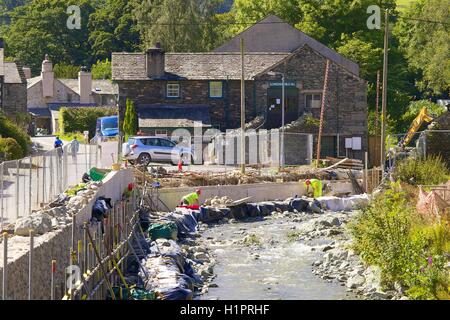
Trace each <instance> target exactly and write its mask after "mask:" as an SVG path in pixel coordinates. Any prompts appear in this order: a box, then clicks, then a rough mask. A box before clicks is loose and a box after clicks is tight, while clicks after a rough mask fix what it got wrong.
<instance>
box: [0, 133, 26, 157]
mask: <svg viewBox="0 0 450 320" xmlns="http://www.w3.org/2000/svg"><path fill="white" fill-rule="evenodd" d="M24 156H25V155H24V153H23V150H22V148H21V147H20V145H19V144H18V143H17V141H16V140H14V139H13V138H0V162H1V161H9V160H16V159H20V158H22V157H24Z"/></svg>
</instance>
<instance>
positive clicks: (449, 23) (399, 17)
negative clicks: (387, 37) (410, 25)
mask: <svg viewBox="0 0 450 320" xmlns="http://www.w3.org/2000/svg"><path fill="white" fill-rule="evenodd" d="M393 17H396V18H398V19H401V20H412V21H419V22H427V23H435V24H444V25H450V22H444V21H433V20H427V19H417V18H409V17H401V16H393Z"/></svg>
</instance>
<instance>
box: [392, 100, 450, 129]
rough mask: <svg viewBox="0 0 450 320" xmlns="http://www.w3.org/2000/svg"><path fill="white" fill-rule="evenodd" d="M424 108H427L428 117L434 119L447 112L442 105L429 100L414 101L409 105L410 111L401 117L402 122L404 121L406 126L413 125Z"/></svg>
mask: <svg viewBox="0 0 450 320" xmlns="http://www.w3.org/2000/svg"><path fill="white" fill-rule="evenodd" d="M422 108H427V111H428V115H430V116H431V117H433V118H437V117H439V116H440V115H442V114H443V113H445V111H446V109H445V108H444V107H442V106H441V105H438V104H436V103H433V102H431V101H429V100H419V101H413V102H411V103H410V104H409V106H408V109H407V110H406V112H405V113H404V114H403V115H402V117H401V120H402V121H404V123H405V126H407V125H408V126H409V125H411V123H412V122H413V120H414V119H415V118H416V117H417V116H418V115H419V112H420V110H421V109H422Z"/></svg>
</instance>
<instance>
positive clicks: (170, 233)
mask: <svg viewBox="0 0 450 320" xmlns="http://www.w3.org/2000/svg"><path fill="white" fill-rule="evenodd" d="M148 234H149V236H150V238H151V239H152V240H156V239H173V240H176V239H177V235H178V227H177V225H176V223H175V222H166V223H155V224H152V225H151V226H150V228H149V229H148Z"/></svg>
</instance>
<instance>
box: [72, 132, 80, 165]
mask: <svg viewBox="0 0 450 320" xmlns="http://www.w3.org/2000/svg"><path fill="white" fill-rule="evenodd" d="M79 149H80V143H79V142H78V140H77V138H76V137H74V138H73V140H72V141H71V142H70V153H71V154H72V160H73V161H76V160H77V153H78V150H79Z"/></svg>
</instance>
